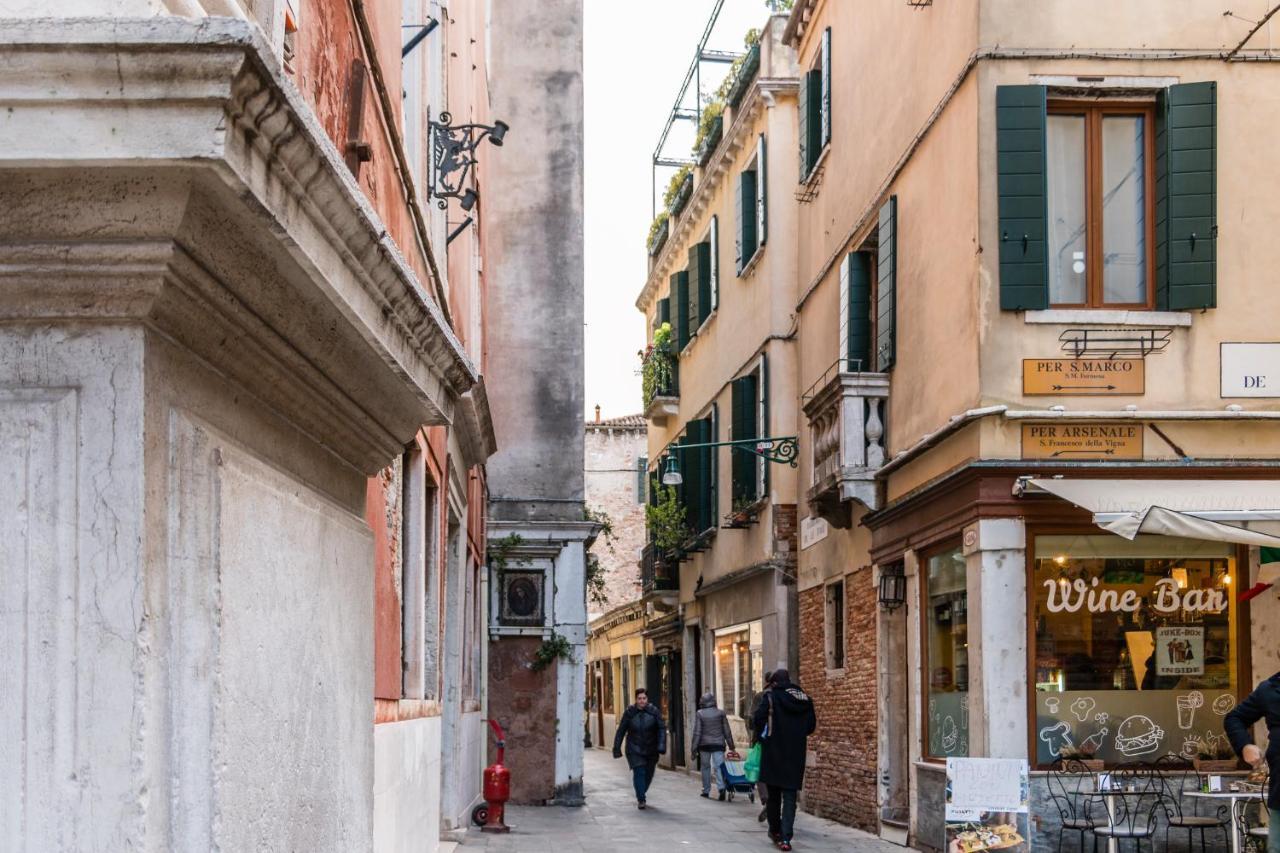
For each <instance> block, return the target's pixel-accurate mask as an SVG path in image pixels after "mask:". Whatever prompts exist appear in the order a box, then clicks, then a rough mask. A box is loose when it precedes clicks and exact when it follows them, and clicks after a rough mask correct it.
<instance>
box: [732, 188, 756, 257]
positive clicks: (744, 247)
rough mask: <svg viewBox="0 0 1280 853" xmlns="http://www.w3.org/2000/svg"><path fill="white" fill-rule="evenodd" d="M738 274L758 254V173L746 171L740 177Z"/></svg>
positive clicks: (737, 199) (738, 198) (738, 197)
mask: <svg viewBox="0 0 1280 853" xmlns="http://www.w3.org/2000/svg"><path fill="white" fill-rule="evenodd" d="M735 200H736V204H737V209H738V274H739V275H741V274H742V270H743V269H745V268H746V266H747V264H748V263H749V262H750V261H751V258H752V257H753V256H754V255H755V253H756V173H755V172H754V171H750V170H748V171H745V172H743V173H742V174H741V175H740V176H739V177H738V192H737V194H736V199H735Z"/></svg>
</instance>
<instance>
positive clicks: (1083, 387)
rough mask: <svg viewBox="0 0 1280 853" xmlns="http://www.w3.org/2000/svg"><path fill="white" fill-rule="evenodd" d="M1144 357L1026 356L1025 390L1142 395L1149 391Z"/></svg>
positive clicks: (1034, 392) (1056, 393) (1032, 394)
mask: <svg viewBox="0 0 1280 853" xmlns="http://www.w3.org/2000/svg"><path fill="white" fill-rule="evenodd" d="M1146 365H1147V363H1146V361H1144V360H1143V359H1140V358H1024V359H1023V360H1022V393H1023V394H1025V395H1027V396H1028V397H1036V396H1054V397H1071V396H1114V397H1122V396H1140V395H1142V394H1145V393H1146V390H1147V388H1146V385H1147V371H1146Z"/></svg>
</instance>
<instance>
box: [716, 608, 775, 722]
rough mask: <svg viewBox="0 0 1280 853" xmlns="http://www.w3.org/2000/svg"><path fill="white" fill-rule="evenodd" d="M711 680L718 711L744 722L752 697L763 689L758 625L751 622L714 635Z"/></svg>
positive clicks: (750, 706) (752, 702)
mask: <svg viewBox="0 0 1280 853" xmlns="http://www.w3.org/2000/svg"><path fill="white" fill-rule="evenodd" d="M715 676H716V696H717V698H718V699H719V700H720V707H722V708H724V709H725V710H726V711H727V712H728V713H730V714H733V715H735V716H737V717H739V718H741V719H744V720H745V719H747V718H748V717H749V716H750V715H751V708H752V706H753V705H754V704H755V697H756V694H758V693H759V692H760V691H761V690H762V689H764V631H763V629H762V626H761V623H759V622H751V623H750V624H747V625H736V626H734V627H732V628H726V629H722V630H719V631H717V632H716V649H715Z"/></svg>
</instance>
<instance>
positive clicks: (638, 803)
mask: <svg viewBox="0 0 1280 853" xmlns="http://www.w3.org/2000/svg"><path fill="white" fill-rule="evenodd" d="M644 807H645V802H644V800H636V808H638V809H642V808H644Z"/></svg>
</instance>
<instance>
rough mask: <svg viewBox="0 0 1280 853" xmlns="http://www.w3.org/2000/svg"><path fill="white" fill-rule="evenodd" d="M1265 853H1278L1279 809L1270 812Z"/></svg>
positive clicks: (1279, 852)
mask: <svg viewBox="0 0 1280 853" xmlns="http://www.w3.org/2000/svg"><path fill="white" fill-rule="evenodd" d="M1268 830H1269V833H1268V835H1267V853H1280V809H1272V810H1271V823H1270V824H1269V825H1268Z"/></svg>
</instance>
